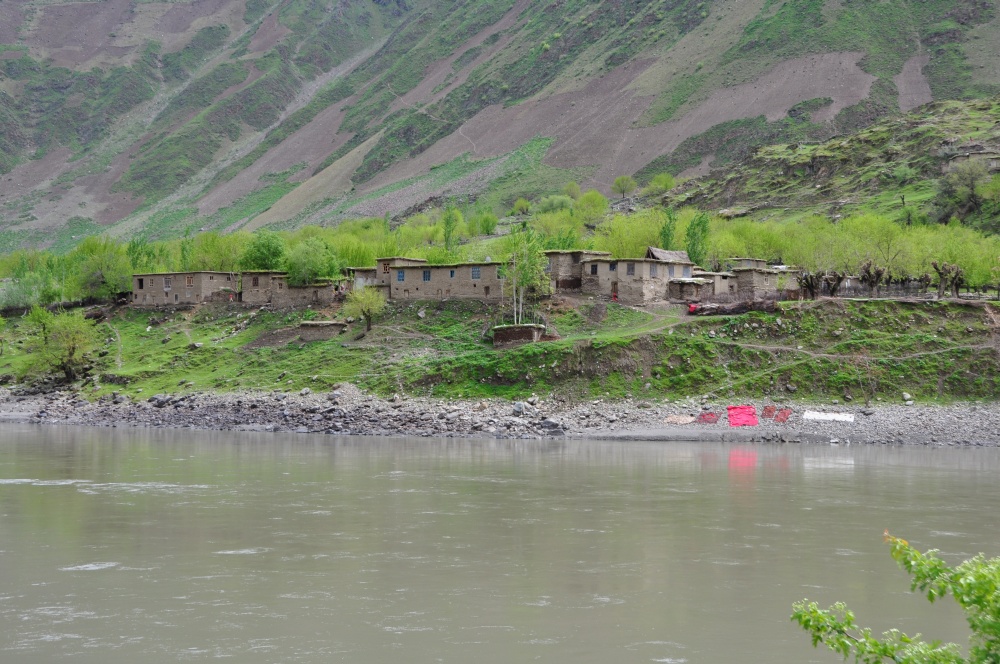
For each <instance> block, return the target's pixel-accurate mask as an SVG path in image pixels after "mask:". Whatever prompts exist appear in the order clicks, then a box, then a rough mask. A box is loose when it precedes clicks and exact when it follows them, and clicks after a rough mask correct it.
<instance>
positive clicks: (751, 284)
mask: <svg viewBox="0 0 1000 664" xmlns="http://www.w3.org/2000/svg"><path fill="white" fill-rule="evenodd" d="M733 272H734V273H736V283H737V292H738V294H739V297H740V299H743V300H759V299H762V298H766V297H775V296H776V295H777V294H778V272H777V271H776V270H770V269H760V268H752V269H750V268H734V269H733Z"/></svg>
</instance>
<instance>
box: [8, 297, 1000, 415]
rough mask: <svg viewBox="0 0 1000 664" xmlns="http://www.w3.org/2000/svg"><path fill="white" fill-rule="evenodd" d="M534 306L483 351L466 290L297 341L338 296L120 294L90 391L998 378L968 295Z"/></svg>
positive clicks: (25, 342) (900, 383)
mask: <svg viewBox="0 0 1000 664" xmlns="http://www.w3.org/2000/svg"><path fill="white" fill-rule="evenodd" d="M542 310H543V311H544V312H545V317H546V319H547V321H548V323H549V325H550V333H557V334H558V337H559V338H558V339H557V340H553V341H545V342H541V343H536V344H529V345H525V346H520V347H516V348H511V349H504V350H495V349H493V348H492V346H491V345H490V344H489V342H488V341H487V340H484V338H483V333H484V331H485V330H486V329H487V328H488V326H489V321H490V313H489V312H488V310H487V308H486V307H485V305H481V304H479V303H474V302H460V301H449V302H426V303H415V304H406V305H398V304H397V305H394V306H392V307H391V308H390V310H389V311H388V312H387V314H386V315H385V316H383V317H381V318H380V319H379V320H378V322H377V323H376V325H375V327H374V329H373V330H372V331H371V332H369V333H368V334H367V335H364V334H361V331H362V330H363V326H359V325H354V326H352V328H351V329H349V330H348V332H347V333H345V334H343V335H341V336H340V337H338V338H336V339H334V340H331V341H317V342H309V343H304V342H301V341H300V340H299V339H298V338H297V337H298V334H297V332H296V329H295V326H296V325H297V324H298V322H299V321H300V320H302V319H308V318H316V317H325V316H328V315H336V312H335V311H324V312H313V311H307V312H300V313H295V314H281V313H271V312H265V311H250V310H244V309H226V308H217V307H208V306H206V307H204V308H201V309H199V310H197V311H194V312H190V311H189V312H179V313H172V314H166V315H165V314H163V313H160V312H157V313H152V314H151V313H149V312H145V313H143V312H138V311H134V310H129V309H118V310H115V311H114V312H112V314H111V316H110V317H109V318H108V319H107V320H106V322H104V323H101V324H99V326H98V329H99V330H100V331H101V336H102V338H103V339H104V341H103V343H102V347H101V349H100V351H99V353H97V355H99V357H95V358H94V359H95V364H94V367H93V369H92V371H91V375H92V376H94V377H96V380H95V381H94V382H95V384H96V387H95V389H94V390H92V391H88V394H93V395H95V396H99V395H102V394H107V393H110V392H112V391H114V392H121V393H125V394H131V395H136V396H140V395H143V394H145V395H150V394H153V393H157V392H171V393H176V392H191V391H205V390H222V391H230V390H237V389H254V390H300V389H302V388H305V387H309V388H311V389H313V390H317V389H329V388H331V387H332V386H333V385H336V384H337V383H340V382H344V381H350V382H353V383H356V384H358V385H360V386H361V387H363V388H366V389H369V390H372V391H374V392H376V393H380V394H386V395H388V394H392V393H395V392H401V393H409V394H417V395H435V396H441V397H457V396H462V397H479V396H482V397H495V396H506V397H510V398H516V397H524V396H527V395H530V394H531V393H537V394H548V393H553V394H555V395H558V396H560V397H563V398H566V399H570V400H578V399H590V398H598V397H604V396H610V397H614V398H621V397H634V398H670V399H675V398H680V397H687V396H690V395H700V394H715V395H717V396H721V397H747V398H749V397H762V396H766V395H772V396H777V395H782V397H783V398H788V397H794V398H802V399H806V400H818V399H830V398H836V399H845V400H857V401H865V400H872V399H876V398H885V399H897V398H898V396H899V394H900V393H902V392H909V393H911V394H913V395H916V396H918V397H919V398H921V399H924V400H940V401H950V400H955V399H966V398H988V399H992V398H995V396H996V394H998V393H1000V356H998V354H997V352H996V336H995V335H996V332H997V322H996V321H997V312H996V311H995V310H993V309H991V308H990V307H989V306H983V305H979V304H963V303H957V302H955V303H951V302H914V303H907V302H892V301H878V300H873V301H851V300H845V301H821V302H802V303H798V302H789V303H784V304H782V306H781V308H780V310H779V311H778V312H776V313H774V314H763V313H750V314H745V315H741V316H732V317H696V318H690V317H687V316H685V315H683V313H682V312H683V310H682V309H681V308H679V307H668V308H663V309H655V310H650V311H639V310H635V309H630V308H627V307H622V306H619V305H617V304H602V303H597V304H594V303H583V304H580V305H576V304H573V303H570V302H567V301H563V300H560V299H555V300H552V301H550V302H548V303H547V304H544V305H543V307H542ZM418 313H421V314H422V315H418ZM6 336H7V339H8V342H9V343H8V345H7V348H6V352H5V353H4V354H3V355H2V356H0V374H6V376H5V380H6V381H10V380H12V376H13V375H14V374H17V373H19V372H20V370H21V369H22V368H23V367H24V365H25V363H26V362H27V361H28V359H29V353H28V351H29V350H30V348H31V347H32V345H33V343H34V342H33V341H32V337H31V336H30V335H29V334H28V328H27V327H26V326H25V324H24V323H22V322H20V321H18V320H15V321H13V322H12V323H10V324H9V326H8V329H7V330H6ZM88 384H89V383H88Z"/></svg>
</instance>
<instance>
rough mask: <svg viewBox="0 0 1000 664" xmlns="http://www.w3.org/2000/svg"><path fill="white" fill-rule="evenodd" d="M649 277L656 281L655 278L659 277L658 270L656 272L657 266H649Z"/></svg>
mask: <svg viewBox="0 0 1000 664" xmlns="http://www.w3.org/2000/svg"><path fill="white" fill-rule="evenodd" d="M649 276H650V277H651V278H653V279H656V277H657V276H659V270H657V266H656V265H655V264H652V265H650V266H649Z"/></svg>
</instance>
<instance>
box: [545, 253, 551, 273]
mask: <svg viewBox="0 0 1000 664" xmlns="http://www.w3.org/2000/svg"><path fill="white" fill-rule="evenodd" d="M545 271H546V272H551V271H552V257H551V256H549V262H548V263H546V264H545Z"/></svg>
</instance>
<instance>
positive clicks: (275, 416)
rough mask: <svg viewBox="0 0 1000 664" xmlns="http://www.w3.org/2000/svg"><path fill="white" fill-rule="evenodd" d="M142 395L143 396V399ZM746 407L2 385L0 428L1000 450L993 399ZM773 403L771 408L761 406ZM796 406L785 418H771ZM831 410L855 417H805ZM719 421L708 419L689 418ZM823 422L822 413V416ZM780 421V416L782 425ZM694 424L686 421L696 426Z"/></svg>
mask: <svg viewBox="0 0 1000 664" xmlns="http://www.w3.org/2000/svg"><path fill="white" fill-rule="evenodd" d="M140 396H141V395H140ZM737 403H741V404H748V405H753V406H755V407H756V411H757V414H758V416H759V425H758V426H747V427H731V426H730V425H729V421H728V418H727V408H726V407H727V405H733V404H727V403H722V402H718V401H711V400H708V399H703V398H692V399H686V400H679V401H674V402H664V401H656V400H652V399H649V400H631V401H617V400H616V401H599V400H598V401H588V402H583V403H579V402H578V403H572V404H570V403H565V402H561V401H558V400H549V399H544V398H539V397H531V398H530V399H527V400H525V401H518V402H512V401H509V400H506V399H488V400H479V401H444V400H439V399H427V398H412V397H399V396H395V397H392V398H390V399H381V398H378V397H374V396H372V395H369V394H365V393H362V392H361V391H360V390H358V389H356V388H355V387H354V386H352V385H344V386H342V387H340V388H339V389H336V390H334V391H331V392H311V391H310V390H302V391H301V392H293V393H289V392H237V393H216V394H209V393H199V392H195V393H185V394H156V395H151V396H149V397H145V398H141V399H133V398H130V397H127V396H124V395H118V396H105V397H102V398H101V399H99V400H97V401H93V402H92V401H88V400H86V399H83V398H81V396H80V395H79V394H77V393H73V392H53V393H50V394H40V395H38V394H36V395H23V394H18V393H16V392H12V391H11V390H7V389H0V423H3V422H10V423H37V424H60V425H66V424H71V425H85V426H104V427H128V426H131V427H163V428H191V429H215V430H229V431H274V432H295V433H325V434H332V435H338V434H339V435H373V436H435V437H489V438H552V437H562V436H566V437H572V438H594V439H604V440H607V439H615V440H663V441H669V440H687V441H691V440H694V441H699V440H704V441H720V440H721V441H731V442H787V443H796V442H803V443H843V444H853V443H860V444H889V445H934V446H989V447H992V446H996V445H998V444H1000V422H998V419H997V417H996V416H997V415H998V414H1000V408H998V407H997V404H995V403H964V404H955V405H947V406H941V405H920V404H917V403H913V401H912V400H910V402H909V403H910V405H904V404H903V403H902V402H901V403H900V404H898V405H889V404H884V403H876V404H875V405H873V406H871V407H866V406H864V405H855V404H828V405H818V404H805V403H800V402H794V401H790V402H763V401H761V402H737ZM767 406H773V408H766V407H767ZM786 408H787V409H789V410H790V411H791V413H790V415H789V416H788V419H787V421H786V422H781V423H779V422H777V421H775V418H773V417H771V418H768V417H766V415H767V414H770V413H772V412H774V411H777V412H779V413H780V411H781V409H786ZM807 413H812V415H810V416H812V417H815V413H827V414H830V413H837V414H839V415H838V416H839V417H842V418H845V419H850V416H853V421H822V420H810V419H807ZM703 414H706V415H707V416H706V417H705V418H702V419H708V420H711V419H713V417H712V414H714V415H715V416H716V417H717V418H718V419H717V421H716V422H714V423H704V422H701V421H699V420H698V419H696V418H699V417H700V416H701V415H703ZM825 416H826V415H823V416H821V417H825ZM779 419H780V418H779ZM692 420H693V421H692Z"/></svg>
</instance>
